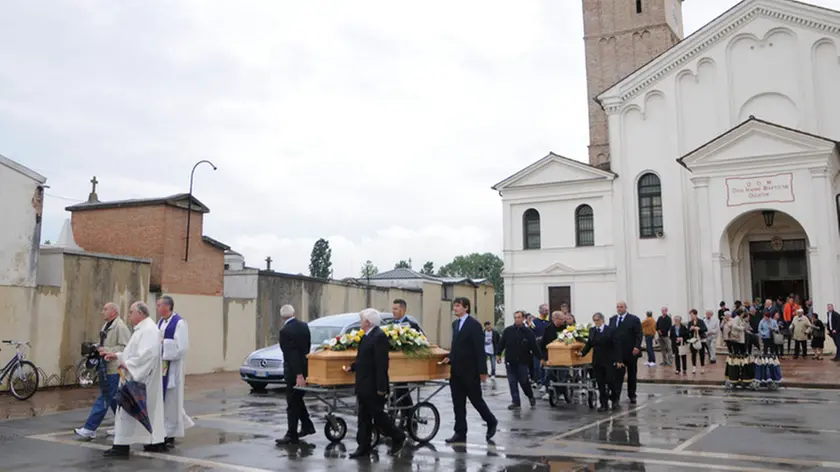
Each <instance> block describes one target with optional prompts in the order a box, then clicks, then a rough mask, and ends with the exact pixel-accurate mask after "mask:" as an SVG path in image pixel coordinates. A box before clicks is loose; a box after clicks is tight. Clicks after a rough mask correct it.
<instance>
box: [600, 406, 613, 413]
mask: <svg viewBox="0 0 840 472" xmlns="http://www.w3.org/2000/svg"><path fill="white" fill-rule="evenodd" d="M605 411H610V407H608V406H607V405H601V406H600V407H598V413H603V412H605Z"/></svg>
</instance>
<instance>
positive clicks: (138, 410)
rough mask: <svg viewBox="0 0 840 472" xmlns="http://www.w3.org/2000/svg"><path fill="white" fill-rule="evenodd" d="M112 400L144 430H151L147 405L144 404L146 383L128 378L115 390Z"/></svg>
mask: <svg viewBox="0 0 840 472" xmlns="http://www.w3.org/2000/svg"><path fill="white" fill-rule="evenodd" d="M114 400H116V402H117V405H118V406H119V407H120V408H122V409H123V410H125V412H126V413H128V414H129V415H131V417H132V418H134V419H135V420H137V422H138V423H140V424H142V425H143V427H144V428H146V431H148V432H149V433H151V432H152V422H151V420H150V419H149V407H148V406H147V405H146V384H142V383H140V382H137V381H134V380H129V381H128V382H126V383H125V384H123V386H122V387H120V389H119V390H117V394H116V396H115V398H114Z"/></svg>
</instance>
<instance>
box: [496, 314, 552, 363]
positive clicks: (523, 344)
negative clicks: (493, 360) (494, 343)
mask: <svg viewBox="0 0 840 472" xmlns="http://www.w3.org/2000/svg"><path fill="white" fill-rule="evenodd" d="M503 352H504V353H505V362H506V363H509V364H514V365H517V364H525V365H528V366H530V365H532V364H533V363H534V358H535V357H536V358H540V357H542V356H541V355H540V348H539V347H538V346H537V338H536V336H535V335H534V331H533V330H531V329H528V328H526V327H525V326H516V325H515V324H514V325H510V326H508V327H507V328H505V331H504V332H503V333H502V342H500V343H499V350H498V354H499V355H501V354H502V353H503Z"/></svg>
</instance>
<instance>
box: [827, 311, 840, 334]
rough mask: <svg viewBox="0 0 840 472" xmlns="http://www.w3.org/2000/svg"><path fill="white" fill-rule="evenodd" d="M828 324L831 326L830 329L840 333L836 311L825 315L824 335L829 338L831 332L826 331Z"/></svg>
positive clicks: (838, 317)
mask: <svg viewBox="0 0 840 472" xmlns="http://www.w3.org/2000/svg"><path fill="white" fill-rule="evenodd" d="M829 321H830V323H829ZM829 324H830V325H831V329H832V330H834V331H837V332H838V333H840V313H837V312H836V311H830V312H828V313H826V314H825V329H826V334H828V335H829V336H831V331H829V330H828V326H829Z"/></svg>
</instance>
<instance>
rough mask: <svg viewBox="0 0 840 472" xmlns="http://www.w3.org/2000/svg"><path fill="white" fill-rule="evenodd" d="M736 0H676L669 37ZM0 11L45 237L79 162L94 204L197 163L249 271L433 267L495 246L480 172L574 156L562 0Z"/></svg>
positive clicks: (576, 7)
mask: <svg viewBox="0 0 840 472" xmlns="http://www.w3.org/2000/svg"><path fill="white" fill-rule="evenodd" d="M811 1H812V3H817V4H820V5H825V6H833V7H839V6H840V0H819V1H818V0H811ZM736 3H737V2H736V1H735V0H701V1H688V2H685V4H684V22H685V29H686V33H687V34H688V33H691V32H693V31H695V30H696V29H698V28H699V27H701V26H703V25H704V24H706V23H707V22H708V21H710V20H712V19H713V18H714V17H716V16H717V15H719V14H720V13H722V12H723V11H725V10H726V9H728V8H730V7H731V6H733V5H734V4H736ZM513 5H515V6H513ZM46 6H49V9H46V8H45V7H46ZM3 19H4V21H3V27H2V28H0V153H2V154H4V155H5V156H7V157H9V158H11V159H14V160H16V161H18V162H20V163H22V164H24V165H26V166H28V167H30V168H32V169H35V170H36V171H38V172H40V173H42V174H43V175H45V176H47V178H48V182H47V183H48V185H50V188H49V189H48V190H47V198H46V202H45V210H44V217H45V220H44V227H43V239H45V240H46V239H52V240H55V239H56V238H57V237H58V235H59V232H60V230H61V226H62V224H63V222H64V220H65V218H69V216H70V215H69V213H67V212H65V211H64V207H65V206H67V205H71V204H73V203H76V202H78V201H82V200H85V199H86V198H87V195H88V192H89V191H90V183H89V180H90V179H91V177H92V176H94V175H96V177H97V179H98V180H99V181H100V185H99V188H98V193H99V198H100V200H103V201H106V200H116V199H125V198H146V197H159V196H165V195H170V194H174V193H179V192H186V191H187V190H188V188H189V176H190V170H191V168H192V166H193V164H194V163H195V162H197V161H198V160H201V159H210V160H211V161H213V162H214V163H215V164H216V165H217V166H218V168H219V169H218V170H217V171H215V172H214V171H212V169H211V168H210V167H209V166H208V167H200V168H199V169H198V170H197V171H196V177H195V189H194V193H195V195H196V196H197V197H198V198H199V199H200V200H201V201H202V202H204V203H205V204H207V205H208V206H209V207H210V209H211V212H210V213H209V214H208V215H206V216H205V228H204V233H205V234H206V235H208V236H211V237H213V238H216V239H218V240H221V241H223V242H225V243H226V244H228V245H230V246H232V247H233V249H235V250H237V251H239V252H241V253H243V254H244V255H245V257H246V262H247V263H248V264H249V265H251V266H259V267H263V266H264V262H263V259H264V258H265V257H266V256H271V257H272V259H273V260H274V263H273V268H275V269H276V270H281V271H285V272H291V273H298V272H303V273H308V264H309V253H310V251H311V249H312V245H313V243H314V242H315V240H316V239H318V238H319V237H325V238H328V239H329V240H330V244H331V246H332V248H333V256H332V260H333V267H334V270H335V276H336V277H345V276H357V275H358V273H359V269H360V267H361V265H362V263H363V262H364V261H365V260H366V259H370V260H372V261H373V262H374V263H375V264H376V265H378V266H379V268H380V269H381V270H385V269H389V268H391V267H393V264H394V263H395V262H396V261H397V260H399V259H408V258H412V260H413V262H414V266H415V268H418V267H420V266H421V265H422V264H423V262H424V261H426V260H431V261H434V262H435V265H436V266H439V265H441V264H444V263H446V262H448V261H449V260H451V259H452V258H453V257H454V256H456V255H459V254H464V253H469V252H474V251H479V252H484V251H492V252H495V253H499V254H501V237H502V236H501V234H502V221H501V202H500V199H499V196H498V194H497V193H496V192H494V191H493V190H491V189H490V186H491V185H493V184H495V183H496V182H498V181H500V180H502V179H504V178H505V177H507V176H509V175H511V174H513V173H514V172H516V171H518V170H520V169H521V168H522V167H525V166H527V165H528V164H530V163H532V162H533V161H535V160H537V159H539V158H541V157H543V156H544V155H545V154H547V153H548V152H549V151H554V152H556V153H559V154H562V155H565V156H568V157H571V158H574V159H579V160H586V146H587V144H588V136H587V133H588V129H587V110H586V83H585V69H584V67H585V66H584V60H583V40H582V36H583V28H582V20H581V2H580V0H574V1H573V0H545V1H527V2H501V1H498V2H497V1H488V0H481V1H469V2H468V1H460V0H459V1H456V2H452V1H427V2H411V4H410V5H409V2H395V1H393V0H389V1H381V2H380V1H367V0H364V1H360V0H356V1H352V2H348V1H341V0H335V1H312V0H310V1H306V2H300V1H296V2H292V1H282V2H281V1H277V0H266V1H259V2H258V1H236V2H231V1H221V0H220V1H212V2H211V1H169V0H159V1H143V2H116V1H111V0H108V1H104V0H103V1H90V0H78V1H59V0H53V1H50V2H33V1H31V0H6V1H4V2H3ZM171 230H172V231H176V232H182V231H185V228H172V229H171Z"/></svg>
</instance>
